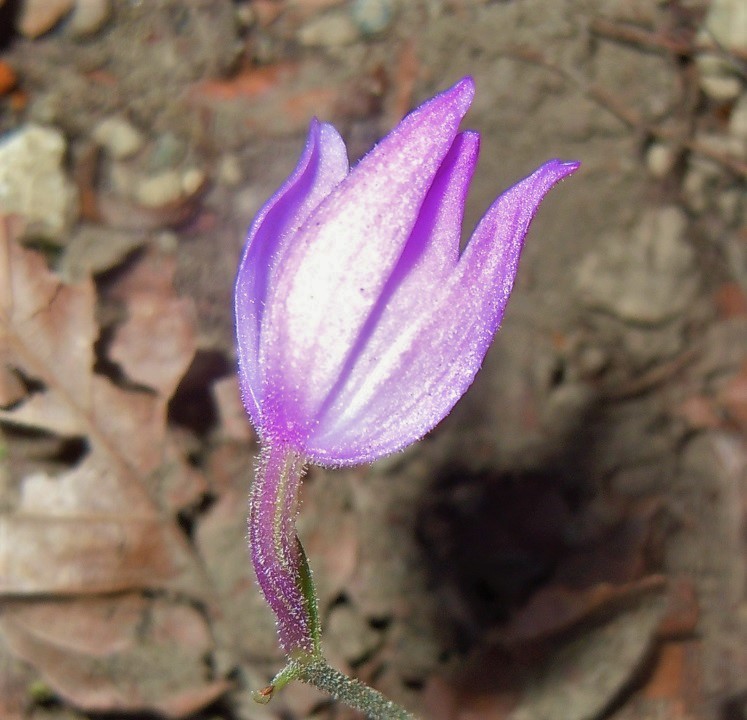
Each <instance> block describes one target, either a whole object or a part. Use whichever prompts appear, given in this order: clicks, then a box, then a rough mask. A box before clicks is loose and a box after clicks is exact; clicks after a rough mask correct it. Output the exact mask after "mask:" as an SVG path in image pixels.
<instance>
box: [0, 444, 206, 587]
mask: <svg viewBox="0 0 747 720" xmlns="http://www.w3.org/2000/svg"><path fill="white" fill-rule="evenodd" d="M21 493H22V494H21V502H20V504H19V507H18V508H17V509H16V511H15V512H14V513H12V514H8V515H0V537H3V538H4V539H5V542H3V543H2V546H1V547H0V594H6V595H32V594H44V595H49V594H83V593H100V592H114V591H120V590H126V589H132V588H157V587H164V586H169V587H180V588H182V589H186V588H192V587H194V585H195V577H194V572H195V571H194V567H193V563H194V558H193V557H192V554H191V552H190V550H189V548H188V546H187V544H186V543H185V541H184V540H183V538H182V536H181V535H180V534H179V532H178V531H177V530H176V528H175V526H174V525H173V524H172V523H169V522H166V521H164V519H163V518H162V517H161V516H159V514H158V513H156V511H155V510H154V508H153V506H152V505H151V504H150V502H149V500H148V499H147V498H146V497H145V496H144V495H143V494H142V492H140V491H139V490H138V486H136V485H130V484H127V483H122V482H121V481H120V480H119V479H118V478H117V476H115V475H113V474H112V473H111V472H110V471H109V470H108V469H107V468H106V467H105V466H104V465H102V464H101V463H100V462H98V461H97V460H96V459H93V458H91V459H88V460H87V461H85V462H84V463H83V464H81V465H79V466H78V467H75V468H73V469H72V470H70V471H68V472H67V473H64V474H62V475H60V476H59V477H55V478H50V477H47V476H45V475H43V474H38V475H33V476H30V477H27V478H26V479H25V481H24V483H23V486H22V490H21ZM50 568H53V571H52V570H50Z"/></svg>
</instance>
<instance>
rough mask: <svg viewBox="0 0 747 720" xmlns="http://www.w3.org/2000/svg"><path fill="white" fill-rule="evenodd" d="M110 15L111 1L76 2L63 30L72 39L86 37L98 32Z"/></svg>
mask: <svg viewBox="0 0 747 720" xmlns="http://www.w3.org/2000/svg"><path fill="white" fill-rule="evenodd" d="M111 14H112V5H111V0H77V2H76V3H75V10H73V14H72V15H71V16H70V21H69V22H68V24H67V27H66V28H65V29H66V30H67V31H68V32H69V33H70V34H71V35H72V36H73V37H87V36H89V35H93V34H94V33H96V32H98V31H99V30H100V29H101V28H102V27H103V26H104V25H105V24H106V22H107V20H109V18H110V17H111Z"/></svg>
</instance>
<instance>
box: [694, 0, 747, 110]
mask: <svg viewBox="0 0 747 720" xmlns="http://www.w3.org/2000/svg"><path fill="white" fill-rule="evenodd" d="M698 41H699V42H700V43H702V44H704V45H716V47H717V48H718V52H714V53H702V54H700V55H698V57H697V58H696V63H697V66H698V69H699V71H700V86H701V88H702V90H703V92H705V93H706V94H707V95H709V96H710V97H712V98H713V99H714V100H719V101H726V100H734V99H736V98H737V97H738V96H739V93H740V91H741V88H742V81H741V79H740V77H739V75H738V66H737V63H736V62H734V61H730V60H729V58H728V57H724V53H723V52H722V50H725V51H726V52H727V53H728V51H729V50H747V3H745V2H744V0H712V2H711V4H710V7H709V9H708V14H707V15H706V18H705V21H704V22H703V27H702V29H701V30H700V32H699V33H698Z"/></svg>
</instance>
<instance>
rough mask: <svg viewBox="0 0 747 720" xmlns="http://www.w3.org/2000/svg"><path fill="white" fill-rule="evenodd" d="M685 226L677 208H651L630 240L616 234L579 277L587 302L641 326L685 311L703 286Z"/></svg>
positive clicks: (586, 261)
mask: <svg viewBox="0 0 747 720" xmlns="http://www.w3.org/2000/svg"><path fill="white" fill-rule="evenodd" d="M686 224H687V219H686V217H685V215H684V213H683V212H682V211H681V210H680V209H679V208H677V207H674V206H671V207H664V208H660V209H658V210H650V211H648V212H646V213H645V214H644V215H643V217H642V218H641V220H640V222H639V224H638V226H637V227H636V228H635V229H634V230H633V231H632V233H630V236H629V237H623V236H618V235H614V236H612V237H610V238H609V239H608V240H607V241H606V242H605V243H603V244H602V245H601V246H600V247H599V248H598V249H597V250H596V251H594V252H592V253H590V254H589V255H587V256H586V257H585V258H584V260H583V261H582V262H581V264H580V266H579V269H578V272H577V275H576V280H577V283H578V287H579V290H580V292H581V294H582V296H583V298H584V300H585V301H586V303H587V304H588V305H589V306H591V307H594V308H597V309H599V310H603V311H605V312H609V313H611V314H613V315H616V316H617V317H619V318H621V319H622V320H625V321H628V322H631V323H635V324H641V325H657V324H660V323H663V322H666V321H667V320H670V319H672V318H674V317H676V316H677V315H678V314H679V313H681V312H683V311H684V310H685V308H686V307H687V305H688V304H689V303H690V302H691V301H692V299H693V297H694V295H695V293H696V291H697V288H698V279H697V275H696V272H695V258H694V254H693V250H692V248H691V247H690V246H689V245H688V244H687V243H686V242H685V240H684V239H683V233H684V230H685V227H686Z"/></svg>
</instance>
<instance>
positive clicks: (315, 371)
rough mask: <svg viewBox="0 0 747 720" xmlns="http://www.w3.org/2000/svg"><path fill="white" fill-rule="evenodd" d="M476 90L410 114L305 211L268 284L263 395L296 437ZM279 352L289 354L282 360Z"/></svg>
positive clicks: (468, 88)
mask: <svg viewBox="0 0 747 720" xmlns="http://www.w3.org/2000/svg"><path fill="white" fill-rule="evenodd" d="M473 93H474V84H473V83H472V81H471V80H470V79H465V80H462V81H460V82H459V83H457V84H456V85H455V86H454V87H452V88H451V89H450V90H447V91H446V92H445V93H442V94H441V95H438V96H436V97H435V98H433V99H432V100H430V101H429V102H427V103H425V104H424V105H422V106H421V107H420V108H418V109H417V110H415V111H413V112H412V113H411V114H410V115H409V116H407V117H406V118H405V119H404V120H403V121H402V122H401V123H400V124H399V125H398V126H397V127H396V128H395V129H394V130H393V131H392V132H391V133H390V134H389V135H388V136H387V137H386V138H384V139H383V140H382V141H381V143H380V144H379V145H378V146H377V147H375V148H374V149H373V150H372V151H371V152H370V153H369V154H368V155H367V156H366V157H365V158H363V160H361V162H360V163H359V164H358V165H357V166H356V167H355V168H354V169H353V170H352V172H351V173H350V175H349V176H348V177H347V179H346V180H345V182H344V183H343V184H342V185H341V186H340V187H338V188H337V189H336V190H335V191H333V192H332V193H331V194H330V196H329V197H328V198H327V199H326V200H325V201H324V202H323V203H322V204H321V205H320V206H319V207H318V209H317V210H316V211H315V212H314V213H313V214H312V215H311V216H310V217H309V218H308V220H307V221H306V223H305V224H304V226H303V228H302V229H301V232H300V233H299V236H298V238H297V240H296V242H294V244H293V246H292V247H291V248H289V250H288V253H287V255H286V256H285V259H284V261H283V266H282V267H281V268H279V273H278V276H277V279H276V282H275V283H274V286H273V287H272V288H271V289H270V296H271V297H270V299H269V301H268V317H267V323H266V324H267V327H268V333H267V334H266V335H263V340H262V346H261V348H260V360H261V361H262V362H264V363H266V364H267V366H268V372H269V373H271V375H268V385H267V393H266V398H274V399H275V402H274V403H272V404H273V408H272V411H271V412H272V413H273V416H274V419H275V420H276V421H277V423H278V428H277V431H278V433H280V434H282V436H283V437H284V439H286V440H290V439H291V436H293V435H294V434H295V435H297V436H298V437H297V440H298V442H305V439H306V438H307V437H308V436H309V434H310V433H311V432H312V431H313V428H312V427H310V425H309V423H310V419H313V418H314V417H315V415H316V414H317V413H318V411H319V409H320V407H321V406H322V405H323V403H324V400H325V398H326V397H327V395H328V394H329V392H330V390H331V389H332V388H333V386H334V384H335V382H336V380H337V378H338V376H339V374H340V371H341V370H342V368H343V367H344V365H345V362H346V359H347V358H348V355H349V352H350V349H351V347H352V346H353V345H354V343H355V341H356V338H357V337H358V336H359V334H360V332H361V328H362V327H363V326H364V324H365V323H366V320H367V318H368V316H369V315H370V313H371V312H372V310H373V308H374V306H375V305H376V302H377V299H378V298H379V297H380V295H381V293H382V290H383V288H384V286H385V284H386V282H387V280H388V278H389V276H390V275H391V273H392V269H393V268H394V267H395V265H396V263H397V261H398V259H399V258H400V255H401V254H402V252H403V248H404V246H405V244H406V242H407V240H408V238H409V237H410V234H411V232H412V230H413V227H414V226H415V223H416V221H417V219H418V217H419V214H420V210H421V206H422V204H423V202H424V199H425V197H426V195H427V193H428V190H429V188H430V187H431V184H432V183H433V180H434V177H435V175H436V173H437V172H438V169H439V167H440V165H441V163H442V162H443V160H444V157H445V156H446V155H447V153H448V152H449V149H450V147H451V145H452V143H453V141H454V138H455V136H456V134H457V131H458V127H459V123H460V121H461V119H462V117H463V116H464V114H465V113H466V112H467V109H468V108H469V105H470V102H471V100H472V96H473ZM279 356H281V357H282V361H280V359H279Z"/></svg>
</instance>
